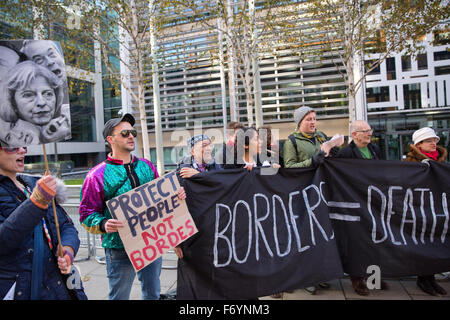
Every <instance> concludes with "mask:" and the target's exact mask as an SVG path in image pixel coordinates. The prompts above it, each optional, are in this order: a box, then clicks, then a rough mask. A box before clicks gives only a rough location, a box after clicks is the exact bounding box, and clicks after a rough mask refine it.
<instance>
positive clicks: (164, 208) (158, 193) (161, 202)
mask: <svg viewBox="0 0 450 320" xmlns="http://www.w3.org/2000/svg"><path fill="white" fill-rule="evenodd" d="M179 188H180V185H179V183H178V179H177V177H176V174H175V172H174V171H173V172H170V173H168V174H166V175H164V176H163V177H160V178H158V179H156V180H152V181H150V182H149V183H146V184H144V185H141V186H139V187H137V188H135V189H133V190H130V191H129V192H127V193H124V194H121V195H120V196H117V197H115V198H113V199H111V200H109V201H108V202H107V203H106V205H107V206H108V209H109V211H110V212H111V215H112V216H113V217H114V219H118V220H120V221H122V222H123V223H124V224H125V227H124V228H120V229H119V235H120V238H121V239H122V242H123V244H124V247H125V251H126V252H127V254H128V257H129V258H130V260H131V262H132V264H133V267H134V269H135V270H136V271H139V270H141V269H142V268H144V267H145V266H147V265H149V264H150V263H152V262H153V261H154V260H156V259H158V258H159V257H160V256H162V255H163V254H164V253H166V252H167V251H168V250H170V249H172V248H174V247H176V246H177V245H179V244H180V243H182V242H183V241H185V240H186V239H188V238H189V237H191V236H192V235H194V234H195V233H197V227H196V226H195V223H194V221H193V219H192V217H191V215H190V213H189V210H188V208H187V206H186V201H184V200H180V199H179V198H178V189H179Z"/></svg>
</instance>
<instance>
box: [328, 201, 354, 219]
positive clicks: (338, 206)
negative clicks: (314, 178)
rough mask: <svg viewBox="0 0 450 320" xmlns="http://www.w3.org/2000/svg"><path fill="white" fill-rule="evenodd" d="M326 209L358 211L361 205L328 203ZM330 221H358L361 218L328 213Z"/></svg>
mask: <svg viewBox="0 0 450 320" xmlns="http://www.w3.org/2000/svg"><path fill="white" fill-rule="evenodd" d="M326 204H327V206H328V207H333V208H345V209H359V208H361V205H360V204H359V203H358V202H337V201H328V202H327V203H326ZM330 219H333V220H341V221H360V220H361V217H359V216H352V215H349V214H340V213H334V212H333V213H330Z"/></svg>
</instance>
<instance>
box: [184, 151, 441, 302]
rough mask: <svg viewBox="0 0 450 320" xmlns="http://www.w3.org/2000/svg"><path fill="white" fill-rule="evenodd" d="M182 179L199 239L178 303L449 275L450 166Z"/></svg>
mask: <svg viewBox="0 0 450 320" xmlns="http://www.w3.org/2000/svg"><path fill="white" fill-rule="evenodd" d="M261 171H262V169H260V168H255V169H253V170H252V171H250V172H248V171H247V170H244V169H236V170H223V171H214V172H210V173H201V174H198V175H195V176H193V177H192V178H190V179H186V180H185V183H184V187H185V189H186V192H187V194H195V195H196V196H195V198H190V197H188V198H187V199H186V201H187V204H188V207H189V210H190V211H191V212H192V214H193V218H194V221H195V223H196V225H197V227H198V229H199V231H200V232H199V233H198V234H197V235H195V236H194V237H193V238H191V239H189V240H188V241H186V242H185V243H184V244H183V255H184V257H183V259H181V260H179V262H178V278H177V299H181V300H182V299H254V298H256V297H261V296H266V295H270V294H272V293H276V292H284V291H286V290H293V289H299V288H304V287H308V286H312V285H317V284H319V283H321V282H324V281H328V280H331V279H338V278H341V277H342V276H343V273H344V272H345V273H347V274H350V275H354V276H367V275H368V274H367V270H368V267H369V266H377V267H378V268H379V270H380V273H381V276H382V277H394V278H395V277H403V276H417V275H423V274H436V273H440V272H445V271H449V270H450V239H449V237H448V227H449V222H450V216H449V209H448V192H449V190H450V179H449V177H450V165H449V164H441V163H436V162H434V161H433V162H431V163H430V164H429V165H428V164H425V163H403V162H399V161H377V160H372V161H366V160H359V159H327V160H325V162H324V164H323V165H320V166H319V167H309V168H301V169H280V170H279V171H278V173H277V174H275V175H271V176H269V175H264V174H261Z"/></svg>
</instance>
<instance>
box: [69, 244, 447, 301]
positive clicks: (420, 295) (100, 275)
mask: <svg viewBox="0 0 450 320" xmlns="http://www.w3.org/2000/svg"><path fill="white" fill-rule="evenodd" d="M97 253H98V254H99V255H100V254H103V251H102V250H97ZM86 257H87V249H86V248H81V249H80V252H79V254H78V256H77V258H76V260H79V259H83V258H86ZM76 265H77V266H78V267H79V269H80V271H81V274H82V277H83V285H84V287H85V292H86V294H87V296H88V298H89V299H91V300H107V299H108V279H107V278H106V266H105V265H104V264H100V263H98V262H97V261H96V258H95V257H94V256H91V257H90V259H89V260H86V261H78V262H76ZM176 265H177V257H176V256H175V254H173V253H168V254H166V255H165V256H164V257H163V267H164V268H163V270H162V273H161V293H166V292H167V291H169V290H171V289H174V288H176V281H177V270H176ZM386 282H387V283H388V284H389V286H390V289H389V290H386V291H383V290H373V291H371V293H370V295H369V296H367V297H362V296H359V295H357V294H356V293H355V292H354V291H353V288H352V287H351V282H350V280H349V279H348V278H344V279H340V280H334V281H331V282H330V284H331V288H330V289H328V290H318V291H317V293H316V295H309V294H307V293H306V292H304V291H303V290H296V291H294V292H293V293H284V294H283V297H282V299H283V300H356V299H364V300H450V295H446V296H443V297H433V296H429V295H427V294H425V293H424V292H422V291H421V290H420V289H419V288H418V287H417V286H416V279H415V278H405V279H395V280H386ZM439 283H440V284H441V286H442V287H444V288H445V290H447V292H450V280H449V279H445V280H439ZM131 299H132V300H140V299H141V293H140V284H139V281H138V280H137V279H136V280H135V282H134V284H133V289H132V292H131ZM261 299H271V298H270V297H262V298H261ZM277 300H279V299H277Z"/></svg>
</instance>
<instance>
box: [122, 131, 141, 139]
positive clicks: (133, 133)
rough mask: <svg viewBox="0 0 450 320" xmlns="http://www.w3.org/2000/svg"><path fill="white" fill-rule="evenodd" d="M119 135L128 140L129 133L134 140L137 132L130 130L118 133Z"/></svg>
mask: <svg viewBox="0 0 450 320" xmlns="http://www.w3.org/2000/svg"><path fill="white" fill-rule="evenodd" d="M119 133H120V135H121V136H122V137H124V138H128V136H129V135H130V133H131V134H132V135H133V137H134V138H136V136H137V131H136V130H134V129H132V130H122V131H120V132H119Z"/></svg>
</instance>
